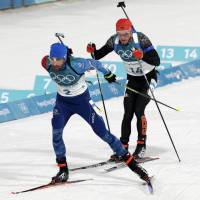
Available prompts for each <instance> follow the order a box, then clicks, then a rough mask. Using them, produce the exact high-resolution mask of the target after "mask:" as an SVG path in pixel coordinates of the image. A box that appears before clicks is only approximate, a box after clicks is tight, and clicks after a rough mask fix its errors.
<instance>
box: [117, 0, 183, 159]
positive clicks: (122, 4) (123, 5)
mask: <svg viewBox="0 0 200 200" xmlns="http://www.w3.org/2000/svg"><path fill="white" fill-rule="evenodd" d="M117 7H120V8H121V9H122V10H123V12H124V14H125V16H126V17H127V19H129V17H128V15H127V13H126V11H125V9H124V8H125V7H126V5H125V3H124V1H122V2H118V5H117ZM129 20H130V19H129ZM132 27H133V26H132ZM134 31H135V32H136V30H135V29H134ZM133 42H134V40H133ZM137 62H138V64H139V66H140V68H141V69H142V64H141V62H140V61H139V60H138V59H137ZM142 71H143V70H142ZM143 76H144V77H145V80H146V82H147V84H148V87H149V89H150V92H151V94H152V97H153V99H154V102H155V104H156V107H157V109H158V112H159V114H160V116H161V119H162V121H163V124H164V126H165V129H166V131H167V134H168V136H169V138H170V141H171V143H172V146H173V148H174V150H175V153H176V155H177V157H178V160H179V162H180V161H181V160H180V157H179V155H178V152H177V150H176V147H175V145H174V142H173V140H172V137H171V134H170V132H169V129H168V127H167V124H166V122H165V120H164V117H163V115H162V112H161V110H160V108H159V106H158V102H157V100H156V99H155V96H154V94H153V91H152V89H151V87H150V84H149V81H148V80H147V77H146V75H145V74H144V73H143Z"/></svg>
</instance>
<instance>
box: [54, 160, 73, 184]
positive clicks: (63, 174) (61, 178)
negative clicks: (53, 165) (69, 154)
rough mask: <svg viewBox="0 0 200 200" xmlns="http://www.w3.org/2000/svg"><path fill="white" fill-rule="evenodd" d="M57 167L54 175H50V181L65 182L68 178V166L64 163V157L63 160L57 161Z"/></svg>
mask: <svg viewBox="0 0 200 200" xmlns="http://www.w3.org/2000/svg"><path fill="white" fill-rule="evenodd" d="M57 163H58V167H59V168H60V170H59V172H58V173H57V174H56V176H54V177H52V183H63V182H67V180H68V178H69V170H68V166H67V163H66V159H64V160H63V161H61V162H60V161H58V160H57Z"/></svg>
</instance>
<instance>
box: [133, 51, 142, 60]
mask: <svg viewBox="0 0 200 200" xmlns="http://www.w3.org/2000/svg"><path fill="white" fill-rule="evenodd" d="M132 54H133V56H134V57H135V58H136V59H138V60H141V59H142V58H143V52H142V51H141V50H138V49H136V50H134V51H133V52H132Z"/></svg>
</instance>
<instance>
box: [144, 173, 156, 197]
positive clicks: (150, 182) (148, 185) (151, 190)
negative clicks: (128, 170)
mask: <svg viewBox="0 0 200 200" xmlns="http://www.w3.org/2000/svg"><path fill="white" fill-rule="evenodd" d="M149 178H150V181H149V182H144V183H142V185H146V186H147V187H148V191H149V192H150V193H151V194H153V192H154V191H153V186H152V180H153V179H154V176H150V177H149Z"/></svg>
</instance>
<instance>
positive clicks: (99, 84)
mask: <svg viewBox="0 0 200 200" xmlns="http://www.w3.org/2000/svg"><path fill="white" fill-rule="evenodd" d="M91 55H92V57H93V58H94V59H95V56H94V53H91ZM96 76H97V81H98V86H99V91H100V95H101V100H102V103H103V109H104V113H105V117H106V123H107V127H108V131H109V133H111V132H110V125H109V121H108V115H107V111H106V105H105V101H104V97H103V93H102V88H101V83H100V80H99V74H98V72H97V70H96Z"/></svg>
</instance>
